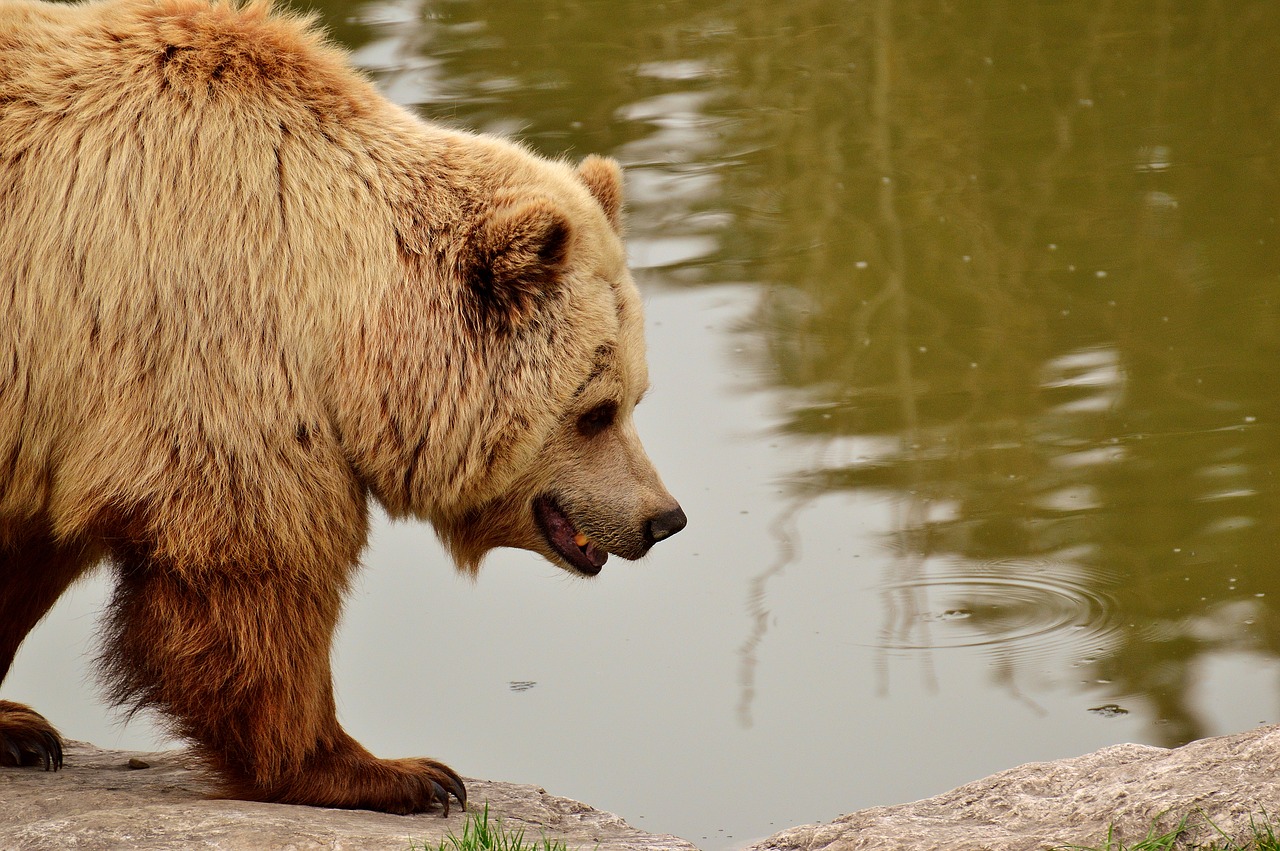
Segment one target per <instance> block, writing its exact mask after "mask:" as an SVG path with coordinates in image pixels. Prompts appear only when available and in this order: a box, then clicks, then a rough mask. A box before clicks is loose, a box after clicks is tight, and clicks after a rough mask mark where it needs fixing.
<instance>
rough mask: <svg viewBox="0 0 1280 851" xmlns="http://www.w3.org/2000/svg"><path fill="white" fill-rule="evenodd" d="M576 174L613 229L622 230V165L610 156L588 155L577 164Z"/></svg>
mask: <svg viewBox="0 0 1280 851" xmlns="http://www.w3.org/2000/svg"><path fill="white" fill-rule="evenodd" d="M578 176H579V177H580V178H582V182H583V183H585V184H587V189H589V190H591V194H592V195H593V196H594V197H595V199H596V200H597V201H599V202H600V206H601V207H603V208H604V214H605V216H606V217H607V218H608V219H609V224H611V225H613V229H614V230H615V231H618V232H619V233H621V232H622V166H620V165H618V161H617V160H615V159H612V158H610V157H601V156H596V155H595V154H592V155H590V156H589V157H587V158H586V159H585V160H583V161H582V164H581V165H580V166H578Z"/></svg>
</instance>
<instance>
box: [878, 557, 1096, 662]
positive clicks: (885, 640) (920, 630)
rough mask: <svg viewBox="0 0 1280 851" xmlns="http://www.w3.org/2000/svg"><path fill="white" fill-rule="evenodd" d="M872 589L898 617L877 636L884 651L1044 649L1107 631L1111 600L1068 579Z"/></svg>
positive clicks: (952, 580) (920, 582)
mask: <svg viewBox="0 0 1280 851" xmlns="http://www.w3.org/2000/svg"><path fill="white" fill-rule="evenodd" d="M880 590H881V592H882V593H883V594H884V595H885V598H886V600H887V601H888V603H889V605H890V606H891V607H892V608H893V609H894V610H896V611H897V612H898V614H899V617H896V618H892V619H891V623H892V624H893V625H892V626H891V628H888V629H886V630H884V631H883V632H882V633H881V636H880V642H879V643H878V646H879V647H880V648H881V649H885V650H934V649H947V648H961V647H993V646H997V645H1011V644H1016V645H1025V647H1024V649H1048V648H1049V647H1050V646H1052V645H1057V644H1061V643H1070V644H1074V643H1077V642H1078V641H1081V640H1086V639H1089V640H1094V639H1097V638H1098V637H1099V636H1101V635H1103V634H1105V633H1107V632H1110V631H1111V630H1112V629H1113V628H1114V626H1115V624H1114V613H1115V610H1116V606H1115V601H1114V600H1113V599H1112V597H1111V596H1110V595H1109V594H1107V593H1105V592H1102V591H1099V590H1097V589H1096V588H1094V587H1092V586H1091V585H1089V584H1087V583H1086V582H1083V581H1079V580H1078V579H1076V578H1074V577H1071V576H1059V575H1053V576H1045V575H1036V576H1034V577H1031V576H938V577H923V578H919V579H913V580H909V581H904V582H896V583H889V584H886V585H882V586H880ZM903 615H905V616H903Z"/></svg>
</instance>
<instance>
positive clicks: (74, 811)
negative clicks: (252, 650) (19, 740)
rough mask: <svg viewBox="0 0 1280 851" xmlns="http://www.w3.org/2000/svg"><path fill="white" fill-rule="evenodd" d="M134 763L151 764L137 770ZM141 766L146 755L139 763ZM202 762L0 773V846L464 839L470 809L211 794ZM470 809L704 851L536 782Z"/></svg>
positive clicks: (532, 824)
mask: <svg viewBox="0 0 1280 851" xmlns="http://www.w3.org/2000/svg"><path fill="white" fill-rule="evenodd" d="M130 760H137V761H140V762H141V763H145V764H146V765H147V767H146V768H136V769H134V768H130V767H129V765H130ZM134 764H135V765H138V764H139V763H138V762H135V763H134ZM208 789H209V787H208V786H207V785H206V784H205V783H204V782H203V780H202V779H201V775H200V772H199V768H198V765H197V763H195V761H194V760H193V759H192V758H191V757H190V756H189V755H188V754H187V753H186V752H184V751H164V752H161V753H131V752H123V751H107V750H102V749H100V748H95V747H93V746H92V745H88V744H85V743H83V742H68V743H67V748H66V764H65V767H64V768H63V769H62V770H61V771H58V772H46V771H40V770H35V769H16V768H3V769H0V848H4V849H5V850H6V851H37V849H38V851H44V849H66V848H93V849H97V848H129V849H145V851H159V849H183V851H194V849H212V848H216V849H225V851H248V849H253V851H259V850H261V851H285V849H288V850H289V851H293V849H298V851H301V849H319V848H329V849H351V851H356V849H359V851H365V849H370V850H371V851H372V849H396V851H407V849H408V848H409V847H410V842H411V841H412V842H414V843H416V844H417V846H418V847H419V848H421V847H422V846H423V844H424V843H427V844H434V843H438V842H439V840H440V839H441V837H443V836H444V835H445V833H446V832H448V831H453V832H454V833H457V834H460V833H461V832H462V824H463V819H464V816H463V814H462V813H461V812H460V811H459V810H458V808H457V807H456V806H455V807H454V808H453V809H452V810H451V812H450V814H449V817H448V818H441V817H440V816H439V815H438V814H435V815H430V814H428V815H418V816H394V815H387V814H385V813H373V812H368V811H363V810H354V811H353V810H325V809H318V808H315V807H296V806H287V805H283V804H254V803H247V802H245V801H219V800H211V799H209V798H208V797H206V796H207V795H208ZM467 797H468V800H469V801H470V802H471V807H472V809H473V810H474V809H475V807H477V806H480V807H483V806H484V804H485V802H486V801H487V802H488V804H489V812H490V817H495V816H496V817H499V818H501V819H502V821H503V823H504V825H506V826H508V827H511V828H514V829H519V828H524V829H525V835H526V837H527V838H529V839H536V838H537V837H539V836H542V835H545V836H547V837H548V838H549V839H554V840H563V841H564V842H565V843H566V844H568V846H569V847H570V848H582V849H601V851H615V849H616V851H624V849H626V850H627V851H630V849H636V851H657V849H663V851H665V849H688V851H697V849H696V847H695V846H694V845H692V844H690V843H689V842H686V841H685V840H683V839H680V838H678V837H675V836H658V835H654V834H648V833H644V832H643V831H640V830H637V829H636V828H634V827H631V826H630V825H629V824H627V823H626V822H625V821H623V820H622V819H620V818H618V817H617V816H615V815H613V814H611V813H606V812H601V811H600V810H596V809H593V808H591V807H589V806H587V805H586V804H582V803H579V802H577V801H573V800H570V799H568V798H559V797H556V796H554V795H549V794H547V792H546V790H544V789H540V788H538V787H536V786H522V785H518V784H515V783H496V782H487V781H483V780H468V781H467Z"/></svg>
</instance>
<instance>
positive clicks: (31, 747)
mask: <svg viewBox="0 0 1280 851" xmlns="http://www.w3.org/2000/svg"><path fill="white" fill-rule="evenodd" d="M0 765H21V766H27V765H42V766H44V770H45V771H57V770H58V769H59V768H62V737H61V736H59V735H58V731H57V730H55V729H54V728H53V725H52V724H50V723H49V722H48V721H46V720H45V718H44V716H43V715H41V714H40V713H38V712H36V711H35V710H33V709H31V708H29V707H26V706H23V705H22V704H21V703H14V702H12V701H9V700H0Z"/></svg>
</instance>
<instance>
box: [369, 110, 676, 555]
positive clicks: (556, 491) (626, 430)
mask: <svg viewBox="0 0 1280 851" xmlns="http://www.w3.org/2000/svg"><path fill="white" fill-rule="evenodd" d="M465 143H466V144H465V147H464V148H460V149H459V150H460V151H465V156H464V155H463V154H461V153H460V154H459V156H458V162H462V161H466V162H469V163H471V165H470V167H463V166H457V165H456V164H455V169H456V170H457V171H460V172H461V173H463V174H466V175H468V177H467V179H466V186H467V192H465V193H460V192H459V191H458V190H457V189H456V188H455V189H451V190H449V191H448V192H447V193H446V195H447V198H448V199H449V201H450V204H451V208H452V209H451V212H450V213H449V214H448V215H444V214H441V212H440V210H441V209H442V206H443V203H442V201H441V198H442V197H444V196H442V195H441V190H440V188H439V185H438V184H439V181H432V182H424V183H423V184H420V185H419V186H418V187H417V188H416V189H415V191H416V192H417V193H418V197H419V198H421V196H422V195H423V194H424V193H425V194H427V195H429V196H430V197H431V199H432V200H431V210H432V215H431V216H430V217H429V218H424V217H423V216H421V215H418V216H416V217H415V216H414V215H405V216H402V217H401V221H400V224H399V225H398V226H397V241H398V244H399V252H400V256H401V261H402V262H401V265H402V269H403V274H404V278H403V281H402V283H401V284H400V286H398V287H396V288H394V291H393V292H392V294H391V295H390V296H389V297H388V298H386V299H385V300H384V302H383V305H382V308H383V311H384V312H383V321H384V322H385V323H387V324H388V325H389V327H391V328H392V329H393V330H392V331H391V332H390V333H386V334H381V335H376V336H380V337H382V338H384V339H388V340H394V341H395V342H396V345H397V346H400V347H402V348H401V350H400V351H396V352H387V353H385V357H386V359H387V365H386V368H385V369H384V370H381V371H378V377H379V379H380V380H379V381H378V382H377V386H382V387H384V388H385V386H386V383H387V381H386V379H387V378H388V377H392V380H393V388H392V390H393V392H392V394H391V395H390V396H387V395H386V392H385V390H384V396H383V399H382V400H381V402H380V405H381V411H382V414H381V417H380V426H379V427H378V428H376V429H374V430H373V431H372V432H370V433H369V435H368V436H369V437H370V438H371V439H370V440H369V441H367V443H368V449H369V456H370V457H374V456H378V457H379V461H378V462H377V463H374V464H370V465H367V466H368V467H369V468H370V475H367V476H366V479H367V481H368V482H369V483H370V486H371V490H372V491H373V493H374V494H375V496H377V497H378V498H379V500H380V501H381V502H382V503H383V505H384V506H386V507H387V508H388V510H389V511H390V512H391V513H392V514H393V515H394V514H399V513H408V514H414V515H417V516H421V517H425V518H426V519H428V520H430V521H431V522H432V524H433V525H434V527H435V529H436V531H437V533H438V534H439V536H440V537H441V539H442V541H443V542H444V543H445V545H446V546H447V547H448V549H449V550H450V552H451V553H452V555H453V556H454V559H455V561H456V562H457V564H458V565H459V567H460V568H462V569H465V570H472V571H474V570H475V569H476V568H477V567H478V565H479V563H480V561H481V559H482V558H483V556H484V554H485V553H487V552H488V551H489V550H491V549H494V548H497V547H504V546H505V547H518V548H522V549H528V550H532V551H535V552H538V553H541V554H542V555H544V556H545V557H546V558H548V559H549V560H551V561H552V562H553V563H556V564H558V565H559V566H561V567H564V568H567V569H568V570H570V571H572V572H574V573H577V574H582V575H595V574H596V573H598V572H599V571H600V569H601V566H602V565H603V564H604V562H605V560H606V558H607V557H608V555H609V554H611V553H612V554H616V555H618V556H621V557H623V558H627V559H635V558H639V557H641V556H643V555H644V554H645V553H646V552H647V551H648V550H649V548H650V547H651V546H652V545H653V544H654V543H655V542H657V541H660V540H662V539H663V538H666V537H668V536H670V535H672V534H674V533H675V532H678V531H679V530H680V529H681V528H683V527H684V525H685V516H684V513H683V511H682V510H681V508H680V506H679V505H678V503H677V502H676V501H675V499H673V498H672V496H671V495H670V494H669V493H668V492H667V490H666V488H665V487H664V486H663V484H662V481H661V479H660V478H659V476H658V473H657V471H656V470H655V469H654V466H653V464H652V463H651V462H650V460H649V458H648V457H647V455H646V453H645V450H644V447H643V446H642V445H641V442H640V438H639V435H638V434H637V431H636V427H635V423H634V421H633V417H632V412H633V410H634V409H635V406H636V404H637V403H638V402H639V401H640V399H641V398H642V397H643V395H644V394H645V392H646V390H647V389H648V386H649V378H648V370H647V366H646V363H645V345H644V328H643V311H642V306H641V301H640V296H639V293H638V291H637V289H636V286H635V283H634V282H633V280H632V278H631V275H630V272H629V271H628V269H627V264H626V255H625V249H624V246H623V241H622V182H621V171H620V169H619V167H618V165H617V163H616V162H614V161H613V160H610V159H605V158H601V157H594V156H593V157H588V158H587V159H586V160H584V161H583V162H582V163H581V164H580V165H579V166H577V167H573V166H571V165H569V164H567V163H563V162H552V161H548V160H545V159H542V158H540V157H537V156H534V155H533V154H531V153H528V152H527V151H525V150H524V149H523V148H521V147H519V146H517V145H514V144H512V143H509V142H504V141H501V140H497V139H493V138H491V137H473V136H468V137H466V139H465ZM437 156H438V154H437ZM459 197H461V198H462V199H463V200H462V201H458V200H457V199H458V198H459ZM410 206H411V207H416V208H418V209H421V206H422V202H421V201H419V202H418V203H417V204H411V205H410ZM406 327H407V328H409V329H411V330H410V333H409V334H408V335H406V333H405V331H406ZM415 346H417V348H416V349H415ZM415 352H418V353H420V357H421V360H418V361H416V362H415V361H414V358H413V355H414V354H415ZM366 422H368V421H366Z"/></svg>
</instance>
